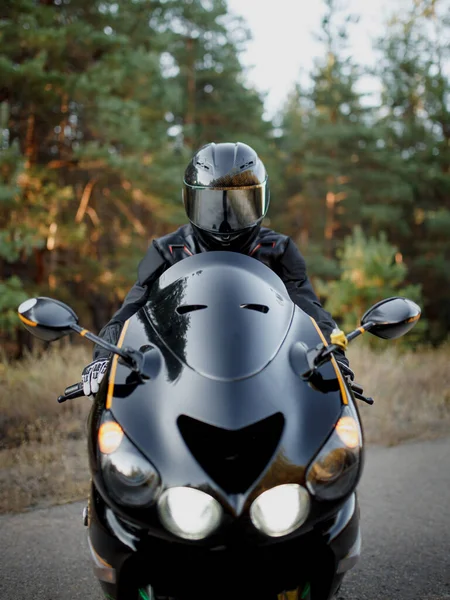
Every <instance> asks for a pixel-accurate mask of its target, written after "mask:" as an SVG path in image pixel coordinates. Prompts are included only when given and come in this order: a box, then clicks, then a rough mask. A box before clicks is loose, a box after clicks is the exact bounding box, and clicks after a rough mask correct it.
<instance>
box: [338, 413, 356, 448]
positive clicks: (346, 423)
mask: <svg viewBox="0 0 450 600" xmlns="http://www.w3.org/2000/svg"><path fill="white" fill-rule="evenodd" d="M336 431H337V434H338V435H339V437H340V438H341V440H342V441H343V442H344V444H345V445H346V446H347V448H356V447H357V446H359V444H360V439H359V427H358V424H357V423H356V421H355V419H354V418H353V417H341V418H340V419H339V421H338V422H337V423H336Z"/></svg>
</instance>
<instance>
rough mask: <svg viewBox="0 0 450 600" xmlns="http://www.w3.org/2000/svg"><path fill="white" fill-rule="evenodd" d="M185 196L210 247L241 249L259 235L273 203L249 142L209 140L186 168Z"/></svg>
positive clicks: (190, 215) (189, 213) (191, 215)
mask: <svg viewBox="0 0 450 600" xmlns="http://www.w3.org/2000/svg"><path fill="white" fill-rule="evenodd" d="M183 201H184V206H185V209H186V214H187V216H188V218H189V220H190V221H191V223H192V225H193V227H194V230H195V232H196V234H197V236H198V237H199V238H200V241H201V242H203V244H204V245H205V246H206V247H207V248H208V249H209V250H214V249H222V250H225V249H227V250H228V249H229V250H240V251H242V250H243V249H245V248H246V247H248V246H249V245H250V244H251V242H252V241H253V240H254V239H255V238H256V236H257V234H258V231H259V229H260V227H261V222H262V220H263V218H264V216H265V214H266V212H267V208H268V206H269V185H268V177H267V173H266V169H265V167H264V165H263V163H262V162H261V160H260V159H259V158H258V155H257V154H256V152H255V151H254V150H253V148H250V146H247V145H246V144H242V143H241V142H237V143H235V144H233V143H223V144H213V143H211V144H207V145H206V146H203V147H202V148H200V150H198V151H197V153H196V154H194V156H193V157H192V160H191V162H190V163H189V165H188V166H187V168H186V171H185V174H184V181H183Z"/></svg>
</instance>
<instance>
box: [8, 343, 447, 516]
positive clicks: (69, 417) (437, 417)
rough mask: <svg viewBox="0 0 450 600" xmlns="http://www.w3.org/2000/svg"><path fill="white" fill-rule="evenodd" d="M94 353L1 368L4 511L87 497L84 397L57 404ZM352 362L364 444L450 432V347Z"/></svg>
mask: <svg viewBox="0 0 450 600" xmlns="http://www.w3.org/2000/svg"><path fill="white" fill-rule="evenodd" d="M90 352H91V348H90V346H88V345H86V346H85V347H84V346H82V347H59V348H53V349H52V350H51V351H49V352H47V353H46V354H44V355H43V356H42V357H40V358H36V357H32V356H30V357H28V358H27V359H25V360H24V361H22V362H20V363H17V364H11V365H8V364H7V363H6V362H5V361H3V362H0V389H1V398H0V440H1V446H0V465H1V468H0V512H11V511H14V512H16V511H22V510H26V509H29V508H33V507H35V506H42V505H49V504H55V503H62V502H68V501H72V500H77V499H80V498H84V497H86V494H87V490H88V482H89V472H88V462H87V452H86V429H85V428H86V417H87V414H88V411H89V407H90V401H89V400H88V399H87V398H79V399H77V400H73V401H69V402H66V403H65V404H62V405H60V404H58V403H57V402H56V398H57V396H58V395H59V394H61V393H62V392H63V390H64V388H65V387H66V386H67V385H69V384H71V383H75V382H76V381H78V380H79V378H80V374H81V370H82V368H83V366H84V365H85V364H86V363H87V362H89V360H90V356H91V354H90ZM348 356H349V359H350V362H351V365H352V368H353V369H354V370H355V372H356V375H357V377H356V379H357V381H358V383H360V384H361V385H363V387H364V391H365V393H366V394H367V395H369V396H373V397H374V399H375V404H374V405H373V406H368V405H365V404H363V403H361V402H359V403H358V406H359V407H360V412H361V417H362V420H363V424H364V429H365V434H366V441H367V442H369V443H379V444H388V445H393V444H397V443H399V442H402V441H404V440H407V439H411V438H430V437H436V436H440V435H448V434H449V432H450V371H449V370H448V364H449V359H450V347H448V348H447V349H443V350H440V351H431V350H429V351H421V352H417V353H407V354H400V353H399V352H398V351H397V350H396V349H395V347H393V346H390V345H389V342H386V349H385V350H384V351H383V353H375V352H374V351H372V350H370V349H368V348H367V347H366V346H365V345H364V344H363V343H361V342H360V341H355V342H354V343H353V344H352V346H351V347H350V349H349V352H348Z"/></svg>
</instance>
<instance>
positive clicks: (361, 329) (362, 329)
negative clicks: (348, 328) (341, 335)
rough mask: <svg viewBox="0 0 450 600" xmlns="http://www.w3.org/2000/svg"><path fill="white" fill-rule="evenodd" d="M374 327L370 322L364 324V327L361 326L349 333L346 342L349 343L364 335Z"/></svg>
mask: <svg viewBox="0 0 450 600" xmlns="http://www.w3.org/2000/svg"><path fill="white" fill-rule="evenodd" d="M374 325H375V323H372V322H371V321H370V322H369V323H365V324H364V325H361V327H358V328H357V329H355V330H354V331H352V332H351V333H348V334H347V339H348V341H349V342H351V341H352V340H354V339H355V338H356V337H358V335H361V334H363V333H366V331H369V329H372V327H373V326H374Z"/></svg>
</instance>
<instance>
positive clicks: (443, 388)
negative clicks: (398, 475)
mask: <svg viewBox="0 0 450 600" xmlns="http://www.w3.org/2000/svg"><path fill="white" fill-rule="evenodd" d="M358 342H359V340H356V341H355V342H353V344H352V346H351V347H349V351H348V353H347V355H348V357H349V360H350V364H351V366H352V369H353V370H354V371H355V373H356V381H357V382H358V383H360V384H361V385H362V386H363V388H364V393H365V395H367V396H372V397H373V399H374V401H375V403H374V404H373V405H372V406H369V405H367V404H365V403H363V402H360V401H358V407H359V408H360V413H361V418H362V420H363V425H364V429H365V435H366V441H367V442H369V443H377V444H384V445H394V444H398V443H400V442H403V441H406V440H408V439H431V438H435V437H438V436H443V435H450V370H449V368H448V365H449V363H450V345H449V346H447V347H444V348H442V349H440V350H421V351H417V352H408V353H400V352H399V351H398V350H397V349H396V348H395V346H392V345H391V346H390V342H388V341H387V342H386V349H385V350H383V352H378V353H375V352H374V351H373V350H370V349H369V348H368V347H367V346H365V345H364V344H362V343H358Z"/></svg>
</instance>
